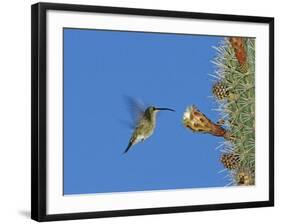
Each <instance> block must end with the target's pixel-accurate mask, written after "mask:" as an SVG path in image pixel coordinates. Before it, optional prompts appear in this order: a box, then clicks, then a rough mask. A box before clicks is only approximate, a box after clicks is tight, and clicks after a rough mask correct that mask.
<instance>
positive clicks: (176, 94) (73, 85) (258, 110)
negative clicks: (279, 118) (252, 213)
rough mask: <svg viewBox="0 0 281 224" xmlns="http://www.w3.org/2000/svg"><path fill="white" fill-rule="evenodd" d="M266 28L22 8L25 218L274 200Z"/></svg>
mask: <svg viewBox="0 0 281 224" xmlns="http://www.w3.org/2000/svg"><path fill="white" fill-rule="evenodd" d="M273 69H274V19H273V18H268V17H252V16H238V15H222V14H205V13H193V12H192V13H191V12H179V11H162V10H149V9H132V8H115V7H102V6H86V5H68V4H53V3H38V4H35V5H33V6H32V200H31V201H32V208H31V210H32V212H31V213H32V219H34V220H37V221H53V220H67V219H82V218H98V217H114V216H129V215H145V214H160V213H175V212H189V211H204V210H218V209H234V208H251V207H262V206H273V204H274V170H273V167H274V164H273V163H274V152H273V150H274V70H273Z"/></svg>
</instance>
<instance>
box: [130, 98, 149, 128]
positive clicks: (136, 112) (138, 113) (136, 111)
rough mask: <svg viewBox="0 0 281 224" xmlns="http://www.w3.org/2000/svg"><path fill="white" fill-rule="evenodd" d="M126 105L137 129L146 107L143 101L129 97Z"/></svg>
mask: <svg viewBox="0 0 281 224" xmlns="http://www.w3.org/2000/svg"><path fill="white" fill-rule="evenodd" d="M126 103H127V106H128V110H129V113H130V114H131V116H132V122H133V125H132V126H133V127H134V128H135V127H136V126H137V124H138V123H139V121H140V119H141V118H142V117H143V114H144V111H145V105H144V103H143V102H142V101H141V100H139V99H135V98H132V97H128V96H127V97H126Z"/></svg>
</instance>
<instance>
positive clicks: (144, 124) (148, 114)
mask: <svg viewBox="0 0 281 224" xmlns="http://www.w3.org/2000/svg"><path fill="white" fill-rule="evenodd" d="M161 110H163V111H164V110H167V111H175V110H173V109H170V108H159V107H154V106H149V107H147V108H146V109H145V110H139V118H138V120H137V122H136V125H135V128H134V131H133V134H132V136H131V138H130V141H129V144H128V146H127V148H126V150H125V151H124V153H126V152H128V151H129V149H130V148H131V146H132V145H134V144H137V143H139V142H143V141H144V140H145V139H147V138H148V137H150V136H151V135H152V134H153V131H154V129H155V126H156V114H157V113H158V112H159V111H161Z"/></svg>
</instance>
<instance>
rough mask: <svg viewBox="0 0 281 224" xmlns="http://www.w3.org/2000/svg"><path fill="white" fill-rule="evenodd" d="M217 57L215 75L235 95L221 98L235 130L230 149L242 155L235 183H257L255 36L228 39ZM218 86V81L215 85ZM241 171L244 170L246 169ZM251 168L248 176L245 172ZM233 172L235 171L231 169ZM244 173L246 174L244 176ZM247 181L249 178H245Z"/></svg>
mask: <svg viewBox="0 0 281 224" xmlns="http://www.w3.org/2000/svg"><path fill="white" fill-rule="evenodd" d="M215 49H216V50H217V52H218V53H217V57H216V58H215V59H214V61H213V63H214V64H215V65H216V71H215V74H214V75H213V76H215V77H216V78H217V80H216V82H217V83H224V86H227V90H228V91H229V92H231V94H232V95H233V96H235V97H228V98H224V99H223V100H222V97H219V98H217V97H218V96H217V94H215V93H214V89H213V93H214V95H215V97H216V98H217V104H218V107H219V108H218V109H217V111H219V112H220V115H221V119H223V120H224V121H225V126H226V127H227V129H228V131H229V132H230V133H231V134H230V138H228V139H225V141H226V144H227V145H231V147H230V149H228V152H230V153H232V154H235V155H238V156H239V166H237V167H235V170H234V175H233V178H234V180H233V183H234V184H235V183H236V185H241V184H243V183H242V182H243V180H245V179H247V178H248V179H249V181H246V184H245V185H253V184H254V182H255V40H254V39H253V38H225V40H224V41H223V42H222V43H221V44H220V46H218V47H216V48H215ZM215 86H216V84H215ZM241 170H244V171H243V172H242V171H241ZM245 170H246V171H247V175H246V174H245ZM231 172H232V171H231ZM243 175H244V177H245V178H244V177H243ZM244 182H245V181H244Z"/></svg>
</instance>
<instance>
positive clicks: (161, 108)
mask: <svg viewBox="0 0 281 224" xmlns="http://www.w3.org/2000/svg"><path fill="white" fill-rule="evenodd" d="M155 110H169V111H173V112H175V110H173V109H170V108H163V107H160V108H155Z"/></svg>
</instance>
